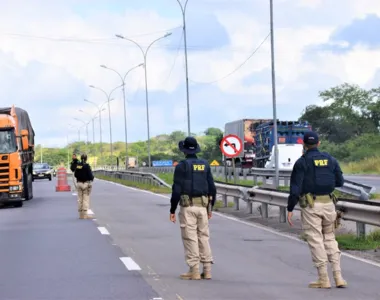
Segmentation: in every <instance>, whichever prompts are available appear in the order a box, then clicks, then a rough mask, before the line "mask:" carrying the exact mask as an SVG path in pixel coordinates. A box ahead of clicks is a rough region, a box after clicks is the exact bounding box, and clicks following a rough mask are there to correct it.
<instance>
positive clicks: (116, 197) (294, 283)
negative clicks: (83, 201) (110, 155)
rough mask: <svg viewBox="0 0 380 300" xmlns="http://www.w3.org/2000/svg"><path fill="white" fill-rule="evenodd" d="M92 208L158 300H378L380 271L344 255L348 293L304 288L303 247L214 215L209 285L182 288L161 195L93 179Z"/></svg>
mask: <svg viewBox="0 0 380 300" xmlns="http://www.w3.org/2000/svg"><path fill="white" fill-rule="evenodd" d="M91 207H92V210H93V211H94V213H95V215H96V218H97V220H96V221H95V222H96V223H98V226H104V227H106V228H107V230H108V232H109V233H110V236H111V239H112V242H113V243H115V244H117V245H118V246H119V247H120V248H121V249H122V251H123V252H124V253H125V255H126V256H130V257H132V258H133V260H134V261H135V262H136V263H137V264H138V265H139V267H140V268H141V271H140V273H141V274H142V275H143V277H144V278H145V279H146V281H147V282H148V283H149V284H151V285H152V287H153V288H154V289H155V290H156V291H157V293H158V294H159V296H160V297H162V299H164V300H171V299H173V300H198V299H199V300H240V299H241V300H243V299H244V300H246V299H260V300H267V299H268V300H269V299H270V300H273V299H276V300H277V299H281V300H286V299H292V300H298V299H308V300H314V299H316V300H317V299H318V300H320V299H326V300H328V299H334V300H338V299H342V300H343V299H344V300H349V299H355V300H359V299H366V300H367V299H380V289H379V287H378V278H379V277H380V265H377V264H375V263H373V264H371V263H368V262H363V261H360V260H359V259H355V258H352V257H348V256H347V255H345V256H343V257H342V268H343V271H344V273H343V275H344V277H345V278H346V280H347V281H348V283H349V287H348V288H347V289H336V288H332V289H331V290H314V289H309V288H308V287H307V285H308V283H309V281H312V280H314V279H315V278H316V276H317V274H316V270H315V269H314V268H313V266H312V263H311V257H310V252H309V249H308V247H307V245H306V244H304V243H302V242H301V241H299V240H298V239H295V238H290V237H288V236H287V235H285V234H279V233H277V232H274V231H271V230H270V229H265V228H262V227H260V226H258V225H254V224H251V223H246V222H244V221H241V220H237V219H232V218H229V217H226V216H223V215H220V214H217V213H215V214H214V217H213V219H212V220H211V225H210V226H211V246H212V250H213V254H214V259H215V264H214V265H213V280H211V281H203V280H202V281H183V280H181V279H179V274H181V273H182V272H184V271H186V270H187V266H186V264H185V262H184V254H183V246H182V242H181V239H180V229H179V225H178V222H177V224H173V223H171V222H170V221H169V200H168V199H167V198H166V196H159V195H155V194H152V193H149V192H144V191H140V190H136V189H132V188H126V187H123V186H120V185H117V184H112V183H107V182H103V181H100V180H96V182H95V184H94V189H93V195H92V204H91ZM331 279H332V277H331ZM96 299H99V298H96ZM141 299H142V298H141Z"/></svg>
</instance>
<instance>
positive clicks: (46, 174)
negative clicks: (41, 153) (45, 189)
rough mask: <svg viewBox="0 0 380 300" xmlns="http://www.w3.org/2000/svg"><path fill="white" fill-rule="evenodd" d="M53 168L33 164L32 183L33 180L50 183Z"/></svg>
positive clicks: (42, 164)
mask: <svg viewBox="0 0 380 300" xmlns="http://www.w3.org/2000/svg"><path fill="white" fill-rule="evenodd" d="M53 171H54V170H53V168H52V167H51V166H49V165H48V164H47V163H34V164H33V181H34V180H35V179H49V180H50V181H51V178H52V173H53Z"/></svg>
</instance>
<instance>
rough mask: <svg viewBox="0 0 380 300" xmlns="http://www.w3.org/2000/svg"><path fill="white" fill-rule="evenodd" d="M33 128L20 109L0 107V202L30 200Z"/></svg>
mask: <svg viewBox="0 0 380 300" xmlns="http://www.w3.org/2000/svg"><path fill="white" fill-rule="evenodd" d="M34 135H35V134H34V130H33V127H32V123H31V121H30V119H29V115H28V112H27V111H26V110H23V109H22V108H19V107H15V106H14V105H13V106H12V107H3V108H0V203H1V204H5V205H12V206H15V207H21V206H22V205H23V202H24V201H25V200H26V201H27V200H31V199H33V184H32V181H33V176H32V171H33V169H32V165H33V161H34Z"/></svg>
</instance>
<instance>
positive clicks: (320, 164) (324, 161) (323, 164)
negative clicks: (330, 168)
mask: <svg viewBox="0 0 380 300" xmlns="http://www.w3.org/2000/svg"><path fill="white" fill-rule="evenodd" d="M328 163H329V160H328V159H315V160H314V165H315V166H316V167H326V166H327V165H328Z"/></svg>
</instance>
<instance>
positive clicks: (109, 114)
mask: <svg viewBox="0 0 380 300" xmlns="http://www.w3.org/2000/svg"><path fill="white" fill-rule="evenodd" d="M89 87H90V88H93V89H96V90H99V91H102V92H103V93H104V94H105V95H106V97H107V103H108V118H109V124H110V150H111V161H112V156H113V154H112V124H111V106H110V102H111V100H110V97H111V95H112V93H113V92H114V91H115V90H117V89H118V88H119V87H120V86H117V87H115V88H114V89H113V90H112V91H111V92H110V93H109V94H107V92H106V91H105V90H103V89H101V88H99V87H96V86H93V85H90V86H89Z"/></svg>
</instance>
